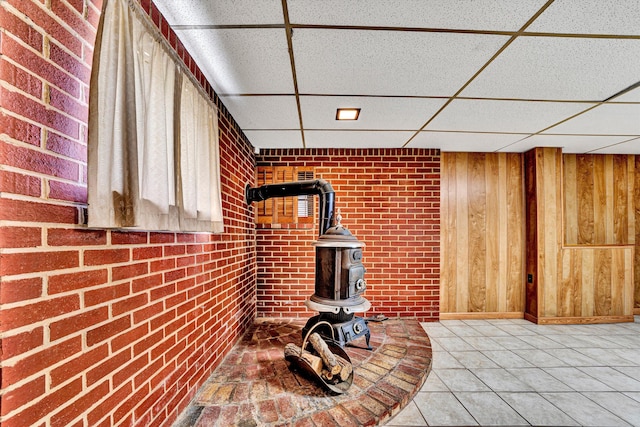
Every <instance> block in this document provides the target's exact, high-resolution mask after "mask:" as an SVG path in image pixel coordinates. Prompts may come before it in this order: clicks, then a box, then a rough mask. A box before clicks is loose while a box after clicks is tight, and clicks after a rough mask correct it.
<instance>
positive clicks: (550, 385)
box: [508, 368, 573, 393]
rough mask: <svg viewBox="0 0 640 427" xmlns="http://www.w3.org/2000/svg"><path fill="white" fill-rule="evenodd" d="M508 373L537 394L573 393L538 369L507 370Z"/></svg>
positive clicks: (570, 389)
mask: <svg viewBox="0 0 640 427" xmlns="http://www.w3.org/2000/svg"><path fill="white" fill-rule="evenodd" d="M508 371H509V372H510V373H511V374H512V375H513V376H515V377H516V378H518V379H519V380H520V381H522V382H523V383H525V384H527V385H529V386H530V387H531V388H532V389H533V390H535V391H537V392H538V393H541V392H560V391H573V389H572V388H571V387H569V386H568V385H566V384H564V383H563V382H562V381H560V380H558V379H556V378H554V377H552V376H551V375H549V374H548V373H546V372H545V371H543V370H542V369H540V368H524V369H522V368H516V369H508Z"/></svg>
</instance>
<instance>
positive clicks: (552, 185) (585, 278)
mask: <svg viewBox="0 0 640 427" xmlns="http://www.w3.org/2000/svg"><path fill="white" fill-rule="evenodd" d="M590 157H591V158H590ZM574 160H575V161H574ZM623 160H624V161H623ZM525 163H526V166H525V169H526V171H527V173H526V175H525V181H526V184H525V185H526V188H527V197H528V200H527V203H528V204H529V205H530V206H532V208H531V209H535V213H534V214H528V215H527V221H528V223H527V248H528V249H527V251H528V254H527V276H528V277H531V278H532V280H531V282H530V283H528V284H527V301H526V312H525V317H526V318H528V319H530V320H532V321H536V322H538V323H586V322H601V321H632V320H633V292H634V291H633V289H634V282H633V281H634V273H633V271H634V246H633V244H629V243H628V240H635V233H634V228H633V225H629V223H628V220H629V219H630V213H629V210H628V206H629V199H630V198H631V194H633V193H632V192H630V190H633V180H630V179H629V173H630V171H629V166H630V165H631V163H630V162H629V161H628V158H627V157H625V158H624V159H620V158H618V159H616V156H585V157H583V156H580V159H578V157H577V156H566V157H564V161H563V155H562V150H561V149H560V148H536V149H534V150H532V151H530V152H527V153H526V154H525ZM563 164H564V165H571V166H569V169H570V170H569V172H568V173H566V174H565V177H564V183H563V179H562V177H563V171H562V166H563ZM574 165H575V166H574ZM616 168H620V169H623V170H622V171H619V170H616ZM624 170H626V172H625V171H624ZM577 181H580V182H577ZM590 183H593V184H590ZM623 184H624V185H623ZM563 188H564V189H565V193H564V194H563V191H562V190H563ZM567 188H568V189H569V191H566V189H567ZM614 195H615V196H616V197H619V198H620V201H618V202H614V201H613V200H612V199H613V197H614ZM592 200H593V201H592ZM622 207H624V209H622ZM563 208H564V209H566V210H568V211H569V212H571V215H570V214H568V213H567V214H566V216H567V217H569V216H572V215H573V216H575V217H576V218H575V219H571V220H570V221H569V224H571V226H570V227H571V228H572V230H571V231H567V230H566V228H563ZM573 216H572V218H573ZM621 216H622V217H624V218H620V217H621ZM590 218H592V219H590ZM631 218H632V221H631V222H633V223H635V219H633V216H632V215H631ZM595 221H597V222H599V224H597V225H596V224H593V223H594V222H595ZM600 223H604V224H600ZM630 233H632V234H634V237H633V239H631V237H630ZM567 236H571V238H572V239H574V238H575V239H578V240H579V239H583V240H585V241H586V240H587V239H590V241H592V242H597V243H593V244H585V243H583V244H576V245H566V244H565V243H564V239H565V238H567ZM580 236H582V237H580ZM623 236H626V239H627V240H626V241H625V240H624V237H623ZM607 239H614V240H615V241H616V242H617V240H616V239H620V240H622V243H614V244H607V243H605V242H607V241H608V240H607Z"/></svg>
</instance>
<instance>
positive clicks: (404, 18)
mask: <svg viewBox="0 0 640 427" xmlns="http://www.w3.org/2000/svg"><path fill="white" fill-rule="evenodd" d="M152 1H154V3H155V4H156V5H157V6H158V8H159V9H160V11H161V12H162V13H163V14H164V16H165V18H166V20H167V22H169V24H170V25H171V26H172V27H173V29H174V30H175V32H176V34H177V35H178V37H179V38H180V40H181V42H182V43H183V44H184V46H185V48H186V49H187V50H188V51H189V53H190V54H191V55H192V57H193V58H194V60H195V62H196V63H197V65H198V67H199V68H200V69H201V70H202V72H203V73H204V75H205V76H206V78H207V79H208V80H209V82H210V83H211V85H212V87H213V88H214V89H215V91H216V93H217V94H218V96H219V97H220V99H221V101H222V102H223V103H224V104H225V105H226V106H227V108H228V110H229V111H230V112H231V114H232V115H233V116H234V117H235V118H236V120H237V121H238V123H239V125H240V126H241V128H243V129H244V130H245V131H246V132H245V133H246V134H247V135H248V136H249V137H250V139H251V141H252V143H253V144H254V145H255V146H256V147H259V148H269V147H273V148H293V147H295V148H302V147H305V146H306V147H346V148H350V147H358V148H380V147H401V146H404V145H405V144H406V146H407V147H424V148H432V147H433V148H441V149H443V150H452V151H467V150H468V151H496V150H504V151H524V150H528V149H530V148H532V144H541V145H555V146H562V147H564V149H565V150H566V151H568V152H616V153H623V152H625V150H626V151H627V152H628V153H630V154H638V153H637V152H638V144H640V140H633V141H629V140H630V139H633V138H635V136H637V135H640V129H639V127H640V111H639V108H640V107H639V106H640V88H636V85H639V84H640V0H555V1H547V0H402V1H398V0H347V1H345V0H215V1H214V0H188V1H174V0H152ZM285 10H286V11H287V14H286V15H285V13H284V11H285ZM286 16H288V18H289V19H288V21H287V20H286ZM526 23H530V25H528V26H527V27H526V28H524V30H523V33H521V34H520V33H518V31H519V30H520V29H522V28H523V26H524V25H525V24H526ZM290 47H291V49H290ZM292 59H293V64H292V62H291V60H292ZM489 61H490V62H489ZM474 76H475V77H474ZM634 88H635V89H634ZM631 89H632V90H631ZM625 90H629V92H628V93H624V94H622V95H619V96H616V97H615V98H612V99H610V98H611V97H613V96H614V95H617V94H620V93H622V92H623V91H625ZM240 95H244V96H240ZM605 100H607V101H608V103H607V104H604V105H598V106H597V107H596V108H594V109H593V111H589V112H585V110H586V109H587V108H590V107H593V106H595V105H597V104H598V103H600V102H603V101H605ZM540 101H550V102H540ZM568 101H572V102H568ZM346 106H352V107H358V108H361V109H362V113H361V118H360V120H359V121H357V122H336V121H335V109H336V108H337V107H346ZM298 107H299V108H298ZM440 110H441V111H440ZM583 112H584V114H579V113H583ZM573 115H577V116H576V117H575V118H573V119H570V117H572V116H573ZM561 122H562V123H561ZM427 123H428V125H427V126H426V127H425V129H424V130H423V131H421V132H418V131H419V130H420V129H421V127H422V126H423V125H425V124H427ZM559 123H561V124H559ZM556 124H558V125H557V126H555V125H556ZM550 126H552V127H551V128H549V127H550ZM547 128H549V129H547ZM545 129H547V130H546V131H545V133H544V135H539V136H534V137H529V136H530V135H531V134H540V133H541V132H542V131H543V130H545ZM416 132H418V133H417V134H416ZM414 136H415V137H414ZM411 138H413V139H411ZM625 138H626V139H625ZM410 139H411V141H410V142H409V140H410ZM407 142H409V143H408V144H407Z"/></svg>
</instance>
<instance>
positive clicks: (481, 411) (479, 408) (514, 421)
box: [455, 392, 529, 426]
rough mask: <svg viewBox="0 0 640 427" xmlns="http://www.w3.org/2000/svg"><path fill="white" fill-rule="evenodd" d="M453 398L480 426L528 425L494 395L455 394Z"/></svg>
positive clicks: (477, 393) (479, 393) (482, 393)
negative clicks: (456, 399) (455, 398)
mask: <svg viewBox="0 0 640 427" xmlns="http://www.w3.org/2000/svg"><path fill="white" fill-rule="evenodd" d="M455 396H456V397H457V398H458V400H459V401H460V403H462V405H464V407H465V408H466V409H467V411H469V413H471V415H472V416H473V417H474V418H475V419H476V421H477V422H478V424H480V425H481V426H526V425H529V423H527V422H526V421H525V420H524V418H522V417H521V416H520V415H518V413H517V412H516V411H514V410H513V408H511V406H509V405H508V404H507V403H506V402H505V401H504V400H502V399H501V398H500V396H498V395H497V394H496V393H488V392H475V393H473V392H456V393H455Z"/></svg>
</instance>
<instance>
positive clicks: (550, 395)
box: [386, 316, 640, 427]
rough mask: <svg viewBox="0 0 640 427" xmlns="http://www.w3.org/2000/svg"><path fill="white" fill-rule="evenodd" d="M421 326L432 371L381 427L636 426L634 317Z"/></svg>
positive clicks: (638, 382)
mask: <svg viewBox="0 0 640 427" xmlns="http://www.w3.org/2000/svg"><path fill="white" fill-rule="evenodd" d="M422 326H423V327H424V329H425V330H426V331H427V334H428V335H429V338H430V339H431V344H432V347H433V366H432V370H431V372H430V374H429V376H428V377H427V380H426V382H425V384H424V386H423V387H422V389H421V390H420V391H419V392H418V394H417V395H416V396H415V398H414V399H413V401H411V402H410V403H409V405H407V407H405V408H404V409H403V410H402V411H401V412H400V413H399V414H398V415H396V416H395V417H394V418H393V419H391V420H390V421H389V422H388V423H387V424H386V425H387V426H394V427H400V426H402V427H407V426H415V427H418V426H469V425H482V426H488V425H492V426H500V425H502V426H522V425H524V426H528V425H535V426H602V427H604V426H629V425H633V426H640V316H636V317H635V322H634V323H616V324H599V325H536V324H534V323H531V322H528V321H526V320H522V319H517V320H502V319H501V320H464V321H463V320H443V321H441V322H437V323H423V324H422Z"/></svg>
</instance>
